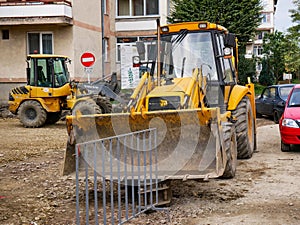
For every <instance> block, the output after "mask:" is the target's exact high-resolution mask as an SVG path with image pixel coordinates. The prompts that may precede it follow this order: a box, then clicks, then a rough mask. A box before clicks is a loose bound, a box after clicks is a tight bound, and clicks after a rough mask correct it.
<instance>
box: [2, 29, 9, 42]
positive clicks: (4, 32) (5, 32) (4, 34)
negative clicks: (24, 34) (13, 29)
mask: <svg viewBox="0 0 300 225" xmlns="http://www.w3.org/2000/svg"><path fill="white" fill-rule="evenodd" d="M2 40H9V30H2Z"/></svg>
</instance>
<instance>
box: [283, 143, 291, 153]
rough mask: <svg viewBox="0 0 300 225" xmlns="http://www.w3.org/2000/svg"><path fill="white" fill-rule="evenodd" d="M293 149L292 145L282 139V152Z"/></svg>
mask: <svg viewBox="0 0 300 225" xmlns="http://www.w3.org/2000/svg"><path fill="white" fill-rule="evenodd" d="M290 150H291V146H290V145H288V144H285V143H283V142H282V141H281V151H282V152H289V151H290Z"/></svg>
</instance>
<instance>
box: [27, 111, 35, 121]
mask: <svg viewBox="0 0 300 225" xmlns="http://www.w3.org/2000/svg"><path fill="white" fill-rule="evenodd" d="M25 114H26V117H27V118H28V119H30V120H34V119H35V118H36V111H35V110H34V109H27V110H26V112H25Z"/></svg>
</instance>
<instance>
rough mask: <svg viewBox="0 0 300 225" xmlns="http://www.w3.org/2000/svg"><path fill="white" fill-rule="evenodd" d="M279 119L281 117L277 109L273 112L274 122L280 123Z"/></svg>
mask: <svg viewBox="0 0 300 225" xmlns="http://www.w3.org/2000/svg"><path fill="white" fill-rule="evenodd" d="M279 119H280V117H279V112H278V111H277V110H275V111H274V112H273V121H274V123H276V124H278V123H279Z"/></svg>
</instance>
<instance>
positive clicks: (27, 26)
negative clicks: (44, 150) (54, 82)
mask: <svg viewBox="0 0 300 225" xmlns="http://www.w3.org/2000/svg"><path fill="white" fill-rule="evenodd" d="M101 2H102V3H103V5H102V4H101ZM102 6H103V7H102ZM102 11H103V13H101V12H102ZM111 12H113V13H114V4H113V3H112V1H109V0H101V1H99V0H88V1H86V0H73V1H69V0H0V34H1V36H0V68H1V70H0V90H1V91H0V101H7V96H8V91H9V90H10V88H12V87H14V86H16V85H20V84H21V83H25V82H26V66H27V65H26V56H27V55H28V54H34V53H43V54H59V55H67V56H69V57H70V58H71V60H72V63H71V65H70V66H69V70H70V74H71V77H72V78H75V79H76V80H86V73H85V70H84V67H83V66H82V65H81V63H80V57H81V55H82V54H83V53H84V52H91V53H93V54H94V55H95V59H96V61H95V63H94V65H93V70H92V73H91V75H90V76H91V79H97V78H100V77H103V76H104V75H107V74H109V73H110V72H111V70H112V68H111V65H115V62H114V58H115V56H114V54H109V49H114V48H115V47H114V46H115V43H114V42H111V41H110V40H111V36H114V21H112V19H111V16H110V13H111ZM103 27H105V29H103ZM102 30H104V32H102ZM102 46H105V47H104V48H102ZM103 68H104V70H103Z"/></svg>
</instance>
